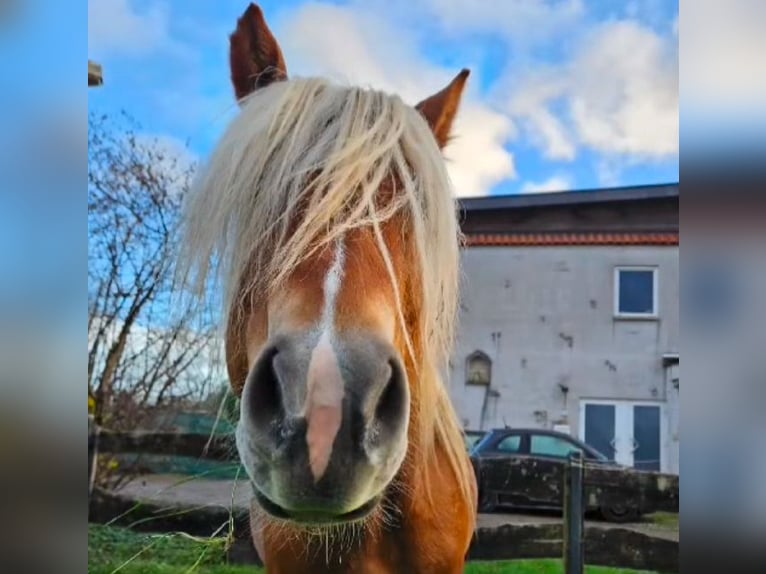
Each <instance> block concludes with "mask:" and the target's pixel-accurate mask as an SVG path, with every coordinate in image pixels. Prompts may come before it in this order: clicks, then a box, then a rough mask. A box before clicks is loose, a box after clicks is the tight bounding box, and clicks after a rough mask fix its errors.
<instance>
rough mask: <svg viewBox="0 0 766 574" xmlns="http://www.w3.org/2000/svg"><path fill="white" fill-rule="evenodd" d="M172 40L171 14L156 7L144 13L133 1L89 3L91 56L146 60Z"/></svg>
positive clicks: (106, 0) (153, 6) (91, 1)
mask: <svg viewBox="0 0 766 574" xmlns="http://www.w3.org/2000/svg"><path fill="white" fill-rule="evenodd" d="M167 38H168V10H167V8H166V6H164V5H162V4H155V5H152V6H151V7H147V8H145V9H143V10H140V9H138V8H137V7H136V6H135V5H134V2H132V1H131V0H88V53H89V56H91V57H96V58H103V57H105V56H108V55H113V54H119V55H128V56H143V55H146V54H149V53H151V52H153V51H154V50H156V49H157V48H159V47H160V46H162V45H163V44H164V43H165V41H166V40H167Z"/></svg>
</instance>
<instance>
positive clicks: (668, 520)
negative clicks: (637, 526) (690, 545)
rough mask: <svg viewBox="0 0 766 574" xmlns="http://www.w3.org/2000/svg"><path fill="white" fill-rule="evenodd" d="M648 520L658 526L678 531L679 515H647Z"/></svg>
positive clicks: (668, 513) (662, 513)
mask: <svg viewBox="0 0 766 574" xmlns="http://www.w3.org/2000/svg"><path fill="white" fill-rule="evenodd" d="M646 518H647V520H649V521H650V522H651V523H652V524H654V525H656V526H661V527H662V528H668V529H674V530H678V514H671V513H670V512H655V513H654V514H649V515H647V517H646Z"/></svg>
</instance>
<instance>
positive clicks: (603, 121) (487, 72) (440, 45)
mask: <svg viewBox="0 0 766 574" xmlns="http://www.w3.org/2000/svg"><path fill="white" fill-rule="evenodd" d="M260 4H261V6H262V8H263V10H264V12H265V14H266V18H267V21H268V22H269V24H270V26H271V27H272V30H273V31H274V33H275V35H276V37H277V40H278V41H279V42H280V44H281V46H282V49H283V51H284V54H285V59H286V61H287V66H288V73H290V74H292V75H326V76H330V77H332V78H334V79H337V80H339V81H345V82H351V83H355V84H364V85H370V86H372V87H375V88H380V89H384V90H388V91H392V92H396V93H399V94H400V95H401V96H402V97H403V98H404V99H405V100H406V101H408V102H411V103H412V104H415V103H417V101H418V100H419V99H421V98H423V97H426V96H428V95H430V94H431V93H433V92H435V91H437V90H439V89H441V88H442V87H443V86H444V85H445V84H446V83H447V82H448V81H449V80H450V79H451V78H452V77H453V76H454V75H455V74H456V73H457V72H458V71H459V70H460V68H462V67H468V68H470V69H471V71H472V76H471V79H470V84H469V89H468V92H467V94H466V97H465V100H464V105H463V108H462V110H461V115H460V118H459V120H458V123H457V125H456V126H455V130H456V136H457V138H456V140H455V141H454V142H453V143H452V144H451V145H450V147H448V148H447V150H445V155H446V156H447V158H448V160H449V164H448V165H449V169H450V174H451V176H452V179H453V182H454V184H455V191H456V193H457V194H458V195H461V196H466V195H483V194H490V193H492V194H497V193H529V192H536V191H541V190H564V189H583V188H590V187H603V186H612V185H636V184H651V183H665V182H670V181H677V180H678V63H677V62H678V49H677V27H678V25H677V22H678V17H677V15H678V2H677V0H633V1H626V2H613V1H608V0H604V1H586V0H556V1H553V0H551V1H546V0H413V1H411V2H410V1H407V0H388V1H385V0H365V1H363V0H348V1H335V2H330V1H311V2H308V1H303V0H280V1H276V0H268V1H264V2H261V3H260ZM246 6H247V2H245V1H243V0H237V1H232V0H220V1H216V2H188V1H181V0H90V2H89V5H88V12H89V14H88V16H89V18H88V56H89V57H90V58H92V59H96V60H97V61H99V62H100V63H101V64H102V65H103V66H104V75H105V85H104V86H103V87H102V88H100V89H97V90H89V92H88V99H89V108H90V110H91V111H97V112H115V111H117V110H120V109H124V110H126V111H127V112H129V113H130V114H131V115H133V116H134V117H135V118H136V119H137V120H138V121H139V122H140V123H141V125H142V126H143V129H145V130H146V132H147V136H153V137H159V138H160V140H161V141H162V142H164V143H165V144H166V145H167V146H168V147H169V149H172V150H173V152H174V153H188V154H189V155H190V158H195V157H201V158H204V157H205V156H206V155H207V154H208V153H209V151H210V150H211V148H212V146H213V145H214V143H215V140H216V138H217V137H218V135H219V134H220V133H221V131H222V130H223V129H224V127H225V125H226V122H227V121H228V120H229V119H230V118H231V117H232V115H233V114H235V113H236V105H235V103H234V99H233V93H232V90H231V86H230V84H229V79H228V63H227V51H228V34H229V33H230V32H231V31H232V29H233V26H234V24H235V22H236V19H237V17H238V16H239V15H240V14H241V13H242V11H243V10H244V9H245V7H246ZM184 145H188V148H189V151H188V152H184V151H183V146H184Z"/></svg>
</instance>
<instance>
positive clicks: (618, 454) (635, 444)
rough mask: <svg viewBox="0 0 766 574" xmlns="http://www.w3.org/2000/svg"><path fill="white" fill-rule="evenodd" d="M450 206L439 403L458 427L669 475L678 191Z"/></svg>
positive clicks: (673, 467)
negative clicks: (510, 429)
mask: <svg viewBox="0 0 766 574" xmlns="http://www.w3.org/2000/svg"><path fill="white" fill-rule="evenodd" d="M461 204H462V229H463V232H464V233H465V235H466V247H465V248H464V250H463V253H462V263H463V286H462V298H461V310H460V323H459V327H458V337H457V341H456V345H455V350H454V353H453V356H452V360H451V364H450V370H451V373H450V393H451V396H452V398H453V401H454V404H455V406H456V409H457V412H458V415H459V416H460V418H461V419H462V422H463V425H464V427H465V428H466V429H479V430H486V429H489V428H493V427H498V426H504V425H509V426H516V427H523V426H533V427H545V428H553V429H558V430H563V431H565V432H569V433H571V434H573V435H575V436H578V437H579V438H581V439H583V440H585V441H586V442H588V443H589V444H592V445H593V446H594V447H596V448H597V449H599V450H600V451H602V452H603V453H604V454H606V455H608V456H610V457H613V458H615V459H616V460H617V461H619V462H622V463H625V464H629V465H633V466H636V467H639V468H645V469H656V470H662V471H663V472H672V473H677V472H678V426H679V425H678V392H679V391H678V386H679V379H678V360H679V359H678V344H679V340H678V338H679V319H678V312H679V261H678V245H679V229H678V211H679V208H678V205H679V192H678V186H677V185H658V186H645V187H632V188H619V189H603V190H593V191H574V192H565V193H549V194H534V195H515V196H505V197H482V198H467V199H463V200H462V201H461Z"/></svg>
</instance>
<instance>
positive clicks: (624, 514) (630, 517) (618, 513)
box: [601, 502, 639, 523]
mask: <svg viewBox="0 0 766 574" xmlns="http://www.w3.org/2000/svg"><path fill="white" fill-rule="evenodd" d="M601 516H603V517H604V518H605V519H606V520H607V521H609V522H618V523H624V522H634V521H635V520H636V519H637V518H638V516H639V512H638V509H637V508H636V507H635V506H630V505H627V504H621V503H619V502H615V503H610V504H607V505H604V506H602V507H601Z"/></svg>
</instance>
